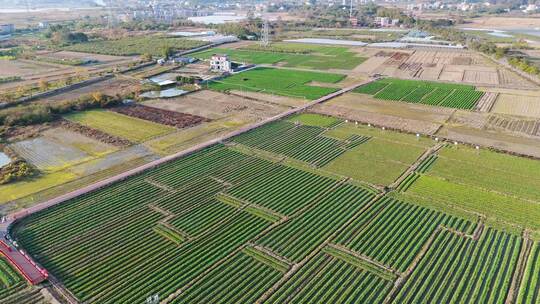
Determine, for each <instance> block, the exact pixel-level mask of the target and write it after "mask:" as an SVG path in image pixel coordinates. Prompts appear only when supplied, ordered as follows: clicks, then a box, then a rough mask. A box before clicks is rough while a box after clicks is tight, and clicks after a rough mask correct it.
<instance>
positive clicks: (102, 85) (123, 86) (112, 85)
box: [33, 77, 139, 103]
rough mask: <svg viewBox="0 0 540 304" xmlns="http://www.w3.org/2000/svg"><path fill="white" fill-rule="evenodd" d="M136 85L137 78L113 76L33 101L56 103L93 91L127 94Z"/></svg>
mask: <svg viewBox="0 0 540 304" xmlns="http://www.w3.org/2000/svg"><path fill="white" fill-rule="evenodd" d="M138 85H139V82H138V81H137V80H133V79H130V78H126V77H122V78H120V77H115V78H111V79H107V80H104V81H101V82H97V83H94V84H91V85H88V86H85V87H82V88H79V89H75V90H71V91H69V92H65V93H61V94H58V95H54V96H50V97H46V98H43V99H38V100H36V101H33V102H45V103H56V102H61V101H64V100H73V99H76V98H79V97H80V96H81V95H85V94H91V93H94V92H100V93H102V94H105V95H111V96H114V95H116V94H127V93H129V92H132V91H133V90H134V89H135V88H136V87H137V86H138Z"/></svg>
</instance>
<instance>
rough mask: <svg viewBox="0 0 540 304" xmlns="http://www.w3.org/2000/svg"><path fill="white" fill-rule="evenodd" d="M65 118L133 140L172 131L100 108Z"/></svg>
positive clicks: (168, 128) (136, 140) (171, 129)
mask: <svg viewBox="0 0 540 304" xmlns="http://www.w3.org/2000/svg"><path fill="white" fill-rule="evenodd" d="M66 118H67V119H68V120H71V121H74V122H76V123H79V124H82V125H85V126H88V127H91V128H94V129H97V130H101V131H103V132H105V133H108V134H111V135H114V136H118V137H121V138H125V139H128V140H131V141H133V142H142V141H145V140H148V139H150V138H152V137H156V136H159V135H164V134H167V133H171V132H173V131H174V128H172V127H168V126H164V125H160V124H156V123H153V122H149V121H146V120H142V119H139V118H132V117H129V116H126V115H122V114H117V113H114V112H109V111H102V110H92V111H86V112H81V113H75V114H70V115H67V116H66Z"/></svg>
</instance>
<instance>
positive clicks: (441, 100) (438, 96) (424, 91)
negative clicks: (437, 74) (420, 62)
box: [355, 78, 484, 109]
mask: <svg viewBox="0 0 540 304" xmlns="http://www.w3.org/2000/svg"><path fill="white" fill-rule="evenodd" d="M355 92H358V93H364V94H370V95H374V97H375V98H378V99H384V100H394V101H405V102H410V103H421V104H427V105H436V106H442V107H449V108H458V109H472V108H474V106H475V105H476V103H477V102H478V100H479V99H480V98H481V97H482V95H483V94H484V93H483V92H480V91H476V90H475V88H474V87H472V86H467V85H457V84H446V83H436V82H424V81H416V80H400V79H392V78H390V79H382V80H379V81H376V82H371V83H368V84H366V85H363V86H361V87H359V88H357V89H355Z"/></svg>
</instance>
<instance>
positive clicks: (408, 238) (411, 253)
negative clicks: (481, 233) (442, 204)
mask: <svg viewBox="0 0 540 304" xmlns="http://www.w3.org/2000/svg"><path fill="white" fill-rule="evenodd" d="M379 204H384V208H383V209H382V210H381V211H380V212H379V213H378V214H377V215H376V216H374V217H372V218H371V221H370V222H369V224H368V225H366V226H364V223H363V222H362V221H357V222H356V223H355V224H353V225H351V227H350V228H349V230H354V231H356V232H355V233H352V234H351V233H349V232H347V231H346V232H345V234H347V235H348V238H349V239H348V240H343V239H341V240H340V242H338V243H340V244H342V245H344V246H347V247H348V248H350V249H352V250H354V251H356V252H359V253H361V254H364V255H366V256H369V257H371V258H373V259H375V260H377V261H379V262H380V263H383V264H385V265H387V266H389V267H392V268H394V269H397V270H399V271H405V269H406V268H407V267H408V266H409V265H410V263H411V262H412V261H413V259H414V258H415V256H416V255H417V253H418V252H419V251H420V248H421V247H422V246H423V244H424V243H425V242H426V241H427V240H428V238H429V237H430V236H431V234H432V233H433V232H434V231H435V229H436V228H437V227H438V226H439V225H445V226H449V227H452V228H455V229H457V230H460V231H468V232H470V231H471V229H473V228H474V224H473V223H471V222H468V221H465V220H463V219H460V218H456V217H452V216H449V215H446V214H444V213H441V212H437V211H433V210H430V209H426V208H423V207H420V206H416V205H412V204H409V203H405V202H402V201H398V200H394V199H388V198H386V199H384V201H383V202H380V203H379Z"/></svg>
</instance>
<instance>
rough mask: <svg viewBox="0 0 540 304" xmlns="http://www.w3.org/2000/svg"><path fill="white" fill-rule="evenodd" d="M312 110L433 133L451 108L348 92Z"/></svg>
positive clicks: (405, 129)
mask: <svg viewBox="0 0 540 304" xmlns="http://www.w3.org/2000/svg"><path fill="white" fill-rule="evenodd" d="M313 110H314V111H315V112H318V113H323V114H330V115H335V116H339V117H341V118H345V119H350V120H357V121H360V122H363V123H371V124H374V125H378V126H385V127H388V128H394V129H400V130H404V131H408V132H415V133H416V132H419V133H424V134H434V133H435V132H436V131H437V129H438V128H439V127H440V126H441V124H443V123H444V122H445V121H446V120H447V119H448V118H449V117H450V115H451V114H452V112H453V110H451V109H444V108H437V109H435V108H429V107H425V106H422V105H415V104H407V103H399V104H396V103H395V102H389V101H384V100H378V99H373V98H371V97H368V96H366V95H363V94H356V93H349V94H345V95H343V96H340V97H337V98H335V99H333V100H331V101H329V102H326V103H324V104H321V105H319V106H316V107H315V108H314V109H313Z"/></svg>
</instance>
